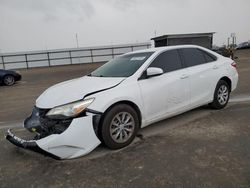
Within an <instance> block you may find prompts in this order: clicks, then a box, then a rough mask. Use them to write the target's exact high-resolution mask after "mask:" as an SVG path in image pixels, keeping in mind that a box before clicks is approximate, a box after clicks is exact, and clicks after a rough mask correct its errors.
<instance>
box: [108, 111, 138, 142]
mask: <svg viewBox="0 0 250 188" xmlns="http://www.w3.org/2000/svg"><path fill="white" fill-rule="evenodd" d="M134 128H135V121H134V118H133V116H132V115H131V114H130V113H128V112H120V113H118V114H117V115H115V117H114V118H113V119H112V121H111V125H110V136H111V138H112V139H113V140H114V141H115V142H117V143H124V142H126V141H128V140H129V138H130V137H131V136H132V135H133V132H134Z"/></svg>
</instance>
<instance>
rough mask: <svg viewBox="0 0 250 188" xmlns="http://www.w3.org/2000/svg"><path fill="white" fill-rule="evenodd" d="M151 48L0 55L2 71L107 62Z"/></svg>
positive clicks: (145, 45) (133, 46)
mask: <svg viewBox="0 0 250 188" xmlns="http://www.w3.org/2000/svg"><path fill="white" fill-rule="evenodd" d="M150 47H151V44H150V43H137V44H126V45H114V46H102V47H95V48H92V47H90V48H71V49H63V50H48V51H34V52H20V53H3V54H0V69H21V68H27V69H28V68H33V67H48V66H58V65H70V64H84V63H97V62H107V61H109V60H111V59H112V58H114V57H116V56H119V55H121V54H124V53H127V52H131V51H135V50H141V49H146V48H150Z"/></svg>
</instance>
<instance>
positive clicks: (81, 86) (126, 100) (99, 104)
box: [6, 45, 238, 159]
mask: <svg viewBox="0 0 250 188" xmlns="http://www.w3.org/2000/svg"><path fill="white" fill-rule="evenodd" d="M237 82H238V73H237V70H236V63H235V62H234V61H233V60H231V59H229V58H226V57H223V56H221V55H219V54H217V53H215V52H212V51H210V50H208V49H205V48H202V47H199V46H194V45H183V46H171V47H162V48H152V49H147V50H142V51H136V52H132V53H127V54H125V55H122V56H119V57H117V58H115V59H114V60H111V61H109V62H108V63H106V64H104V65H103V66H101V67H99V68H98V69H96V70H95V71H93V72H92V73H91V74H89V75H87V76H84V77H82V78H78V79H74V80H70V81H67V82H63V83H60V84H57V85H55V86H52V87H50V88H49V89H47V90H46V91H45V92H44V93H43V94H42V95H41V96H40V97H39V98H38V99H37V100H36V105H35V107H34V109H33V112H32V114H31V116H30V117H28V118H27V119H26V120H25V122H24V127H25V128H27V129H28V130H29V131H31V132H33V133H35V135H36V136H35V137H34V139H33V140H28V141H27V140H23V139H21V138H18V137H16V136H15V135H14V134H13V133H12V132H11V131H10V130H9V131H8V133H7V135H6V138H7V139H8V140H9V141H10V142H11V143H13V144H15V145H17V146H19V147H23V148H26V149H30V150H33V151H36V152H40V153H43V154H47V155H50V156H52V157H54V158H57V159H71V158H76V157H80V156H83V155H86V154H88V153H89V152H91V151H92V150H93V149H95V148H96V147H97V146H98V145H99V144H100V143H101V142H102V143H104V144H105V145H106V146H107V147H109V148H111V149H119V148H123V147H125V146H127V145H129V144H130V143H131V142H132V141H133V139H134V138H135V136H136V134H137V132H138V130H139V129H140V128H143V127H146V126H147V125H150V124H152V123H154V122H157V121H160V120H163V119H165V118H169V117H172V116H174V115H177V114H180V113H183V112H186V111H188V110H191V109H194V108H196V107H199V106H202V105H206V104H210V105H211V107H213V108H215V109H221V108H224V107H225V106H226V105H227V103H228V100H229V96H230V92H231V91H233V90H234V89H235V88H236V85H237Z"/></svg>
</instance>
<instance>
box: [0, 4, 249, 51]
mask: <svg viewBox="0 0 250 188" xmlns="http://www.w3.org/2000/svg"><path fill="white" fill-rule="evenodd" d="M249 10H250V0H237V1H236V0H0V52H14V51H30V50H43V49H46V48H47V49H53V48H71V47H76V38H75V34H76V33H77V34H78V38H79V45H80V46H82V47H86V46H98V45H111V44H125V43H134V42H146V41H149V40H150V38H152V37H154V36H155V31H156V34H157V35H163V34H174V33H189V32H210V31H215V32H217V34H216V35H215V37H214V43H215V44H217V45H221V44H223V43H226V41H227V37H228V36H229V35H230V33H233V32H235V33H236V34H237V40H238V42H242V41H248V40H250V22H249V18H250V11H249Z"/></svg>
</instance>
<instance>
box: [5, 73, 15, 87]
mask: <svg viewBox="0 0 250 188" xmlns="http://www.w3.org/2000/svg"><path fill="white" fill-rule="evenodd" d="M3 83H4V85H6V86H12V85H14V83H15V78H14V76H12V75H6V76H5V77H4V78H3Z"/></svg>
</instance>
